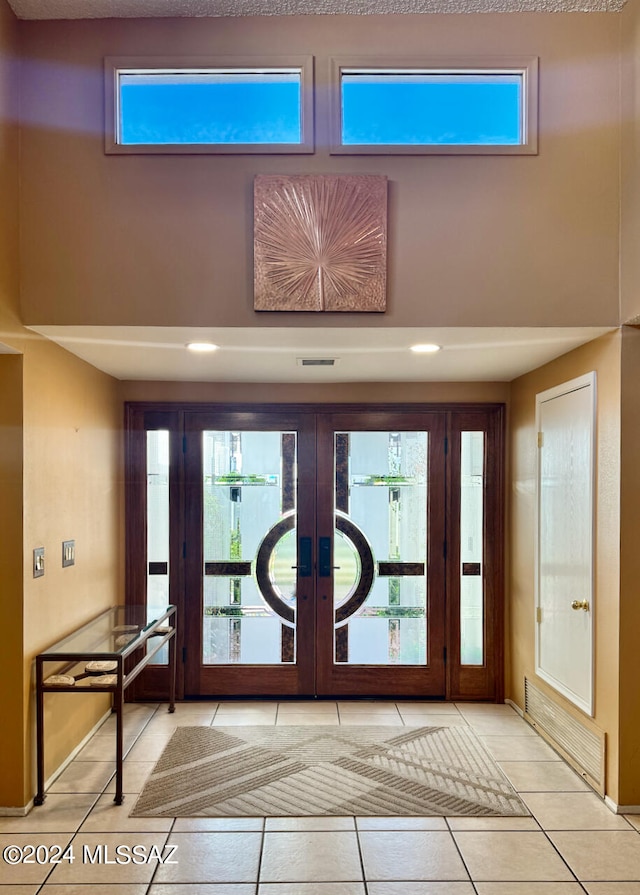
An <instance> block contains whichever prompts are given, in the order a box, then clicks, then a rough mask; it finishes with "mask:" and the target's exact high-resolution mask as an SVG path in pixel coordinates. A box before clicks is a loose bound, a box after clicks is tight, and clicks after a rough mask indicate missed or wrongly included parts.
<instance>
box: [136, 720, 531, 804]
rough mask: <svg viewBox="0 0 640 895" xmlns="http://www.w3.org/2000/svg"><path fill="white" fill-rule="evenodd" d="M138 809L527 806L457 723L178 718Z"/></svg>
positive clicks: (148, 781)
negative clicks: (283, 723) (219, 723)
mask: <svg viewBox="0 0 640 895" xmlns="http://www.w3.org/2000/svg"><path fill="white" fill-rule="evenodd" d="M131 814H132V816H135V817H223V816H224V817H287V816H303V815H315V816H318V815H338V816H344V815H358V816H362V815H374V816H408V815H420V816H429V815H440V816H454V815H494V816H495V815H511V816H513V815H527V814H529V812H528V810H527V808H526V806H525V805H524V804H523V802H522V801H521V800H520V798H519V797H518V795H517V793H516V792H515V790H514V789H513V788H512V786H511V784H510V783H509V781H508V780H507V779H506V777H505V776H504V775H503V773H502V772H501V770H500V769H499V768H498V766H497V765H496V764H495V762H494V761H493V759H492V758H491V757H490V756H489V755H488V754H487V752H486V751H485V749H484V747H483V746H482V745H481V743H480V742H479V741H478V739H477V737H476V736H475V734H474V733H473V732H472V731H471V730H469V729H467V728H464V727H413V728H407V727H403V728H397V727H394V728H381V727H329V726H307V727H266V726H254V727H178V728H177V730H176V732H175V734H174V735H173V737H172V738H171V740H170V741H169V743H168V744H167V746H166V748H165V750H164V752H163V753H162V756H161V757H160V760H159V761H158V763H157V764H156V766H155V768H154V770H153V772H152V773H151V775H150V777H149V779H148V780H147V783H146V785H145V787H144V789H143V791H142V793H141V794H140V797H139V798H138V801H137V802H136V804H135V806H134V808H133V811H132V812H131Z"/></svg>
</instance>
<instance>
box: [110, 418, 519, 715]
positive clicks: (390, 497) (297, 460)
mask: <svg viewBox="0 0 640 895" xmlns="http://www.w3.org/2000/svg"><path fill="white" fill-rule="evenodd" d="M128 418H129V425H128V433H129V434H128V485H127V495H128V501H127V507H128V509H127V518H128V537H127V568H128V591H129V594H130V598H131V601H132V602H139V600H137V599H136V598H135V597H136V595H137V594H139V593H140V592H142V591H143V592H145V593H146V599H147V602H149V601H157V602H158V603H159V604H160V603H162V602H174V603H176V604H177V605H178V607H179V620H180V622H179V623H180V630H179V636H180V637H181V645H182V656H183V675H182V687H183V692H184V695H185V696H187V697H188V696H200V697H202V696H220V695H225V696H233V695H252V696H259V695H265V696H267V695H269V696H272V695H273V696H398V697H399V696H405V697H434V698H445V697H449V698H467V697H468V698H485V699H487V698H489V699H490V698H500V695H501V680H502V675H501V642H502V641H501V593H502V592H501V575H502V572H501V556H502V554H501V550H502V545H501V534H500V532H501V524H498V523H499V521H500V519H501V502H502V495H501V484H500V483H501V453H502V442H501V433H502V425H501V408H499V407H495V406H492V407H484V406H483V407H477V408H475V407H474V408H455V409H454V408H448V409H444V408H441V407H414V406H411V407H403V408H399V407H386V408H376V409H375V410H368V409H363V408H355V407H339V406H338V407H336V406H332V407H330V408H327V407H319V406H306V405H304V406H294V407H287V406H280V407H275V408H272V407H269V408H260V407H246V408H241V409H234V410H232V409H231V408H229V407H226V406H204V407H203V406H197V407H195V406H183V407H174V408H171V407H169V406H165V407H163V408H157V407H153V406H151V405H129V407H128ZM161 661H162V660H161ZM161 661H160V663H159V665H158V667H156V668H155V669H153V670H152V671H151V672H150V674H149V675H147V680H146V681H145V682H143V685H142V686H143V688H146V689H145V690H143V692H144V693H148V692H151V691H153V689H154V686H156V685H157V684H158V682H159V681H160V680H161V678H162V675H163V673H164V670H163V667H162V664H161Z"/></svg>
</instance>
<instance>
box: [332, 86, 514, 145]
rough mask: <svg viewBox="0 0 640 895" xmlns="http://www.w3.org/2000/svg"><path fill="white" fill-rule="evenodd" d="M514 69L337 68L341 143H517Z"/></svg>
mask: <svg viewBox="0 0 640 895" xmlns="http://www.w3.org/2000/svg"><path fill="white" fill-rule="evenodd" d="M522 91H523V79H522V76H521V75H520V74H518V73H514V74H489V75H482V74H476V73H471V74H446V73H443V74H426V73H425V74H420V73H408V74H399V73H391V72H389V73H385V72H376V73H366V74H364V73H345V72H343V73H342V144H343V145H344V146H353V145H369V146H371V145H387V146H388V145H518V144H520V143H522V142H523V127H522Z"/></svg>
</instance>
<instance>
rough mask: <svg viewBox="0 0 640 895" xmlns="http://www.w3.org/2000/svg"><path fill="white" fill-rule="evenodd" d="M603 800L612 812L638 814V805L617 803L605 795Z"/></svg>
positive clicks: (639, 810)
mask: <svg viewBox="0 0 640 895" xmlns="http://www.w3.org/2000/svg"><path fill="white" fill-rule="evenodd" d="M604 801H605V804H606V806H607V808H609V809H610V810H611V811H613V813H614V814H640V805H618V804H617V802H614V801H613V799H611V798H610V797H609V796H605V797H604Z"/></svg>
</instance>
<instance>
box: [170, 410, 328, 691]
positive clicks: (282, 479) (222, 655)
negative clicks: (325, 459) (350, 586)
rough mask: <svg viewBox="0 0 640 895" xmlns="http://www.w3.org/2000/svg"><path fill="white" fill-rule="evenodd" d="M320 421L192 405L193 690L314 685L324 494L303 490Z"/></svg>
mask: <svg viewBox="0 0 640 895" xmlns="http://www.w3.org/2000/svg"><path fill="white" fill-rule="evenodd" d="M247 417H249V418H247ZM310 422H311V425H310ZM314 425H315V422H314V418H313V417H312V416H311V417H298V416H297V415H295V414H291V415H288V416H285V417H282V416H281V415H280V416H279V415H278V414H267V413H265V414H261V413H252V414H249V415H246V414H242V413H237V414H234V413H231V412H228V411H227V412H223V413H220V414H210V413H197V412H193V413H188V414H186V430H187V439H186V442H187V454H186V464H187V517H188V518H187V548H186V549H187V578H188V607H187V627H188V632H189V644H188V646H187V653H188V656H189V658H188V660H187V666H188V668H187V686H188V687H189V693H190V695H199V694H202V695H209V694H211V695H213V694H218V693H220V694H224V693H227V694H230V695H234V694H235V695H242V694H246V695H260V694H262V693H264V694H265V695H266V694H272V693H282V694H283V695H286V694H288V693H290V694H292V695H293V694H302V693H303V692H305V691H308V692H312V690H313V616H312V607H313V580H312V577H311V564H310V560H309V558H308V555H307V554H308V552H309V551H308V545H310V544H311V540H312V535H313V524H314V515H313V499H312V500H311V502H310V501H309V491H308V489H305V491H304V496H303V497H302V499H300V498H299V495H300V494H301V489H300V484H301V482H302V481H305V480H308V479H309V478H311V479H312V478H313V471H312V470H311V471H310V472H309V471H308V467H309V465H311V466H313V463H314V457H313V455H312V454H309V451H308V450H307V449H305V456H304V458H303V460H302V462H300V459H299V457H300V450H301V442H302V443H303V444H304V445H305V448H306V442H307V441H311V442H313V440H314V435H313V427H314ZM301 510H302V516H303V518H302V527H301V519H300V513H301ZM299 544H302V545H303V548H302V550H301V549H300V548H299ZM301 554H302V555H301ZM310 597H311V599H309V598H310ZM300 604H302V605H303V606H304V610H303V611H302V616H303V618H302V629H301V628H300V619H299V614H300V609H299V605H300ZM301 630H302V637H301V636H300V632H301ZM194 649H195V650H197V652H196V653H195V654H194V653H193V650H194Z"/></svg>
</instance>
